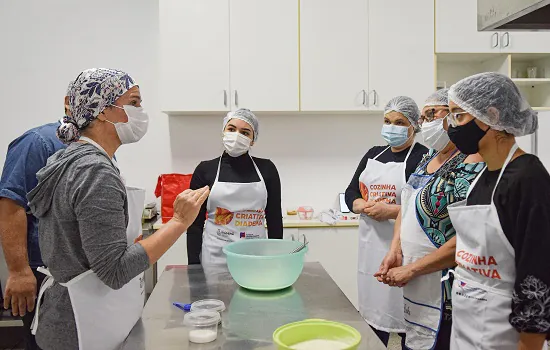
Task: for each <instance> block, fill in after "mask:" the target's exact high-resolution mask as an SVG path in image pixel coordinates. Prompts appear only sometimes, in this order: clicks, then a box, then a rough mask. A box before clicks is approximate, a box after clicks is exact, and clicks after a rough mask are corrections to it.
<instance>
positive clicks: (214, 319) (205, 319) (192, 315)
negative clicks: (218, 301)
mask: <svg viewBox="0 0 550 350" xmlns="http://www.w3.org/2000/svg"><path fill="white" fill-rule="evenodd" d="M220 319H221V317H220V313H219V312H217V311H213V310H199V311H191V312H189V313H187V314H185V316H183V324H184V325H186V326H192V327H209V326H215V325H217V324H218V323H219V322H220Z"/></svg>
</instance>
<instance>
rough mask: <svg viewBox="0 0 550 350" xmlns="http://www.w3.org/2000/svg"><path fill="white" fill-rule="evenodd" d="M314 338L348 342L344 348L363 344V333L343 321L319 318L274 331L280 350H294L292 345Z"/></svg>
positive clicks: (354, 347) (274, 339) (349, 349)
mask: <svg viewBox="0 0 550 350" xmlns="http://www.w3.org/2000/svg"><path fill="white" fill-rule="evenodd" d="M314 339H327V340H337V341H341V342H343V343H347V344H348V347H346V348H345V349H343V350H355V349H357V348H358V347H359V344H361V333H359V332H358V331H357V330H356V329H355V328H353V327H351V326H348V325H346V324H343V323H338V322H332V321H327V320H317V319H311V320H304V321H300V322H295V323H289V324H286V325H284V326H282V327H279V328H277V330H275V332H274V333H273V342H274V343H275V344H277V346H278V349H279V350H292V348H291V346H293V345H296V344H298V343H302V342H305V341H308V340H314Z"/></svg>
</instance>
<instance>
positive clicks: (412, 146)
mask: <svg viewBox="0 0 550 350" xmlns="http://www.w3.org/2000/svg"><path fill="white" fill-rule="evenodd" d="M415 145H416V142H413V144H412V145H411V148H409V152H407V156H406V157H405V160H404V161H403V163H405V167H406V166H407V160H409V156H410V155H411V153H412V150H413V148H414V146H415Z"/></svg>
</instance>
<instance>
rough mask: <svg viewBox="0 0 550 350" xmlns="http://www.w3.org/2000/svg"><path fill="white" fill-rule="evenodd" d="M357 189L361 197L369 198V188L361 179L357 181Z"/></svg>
mask: <svg viewBox="0 0 550 350" xmlns="http://www.w3.org/2000/svg"><path fill="white" fill-rule="evenodd" d="M359 191H360V192H361V197H363V199H364V200H366V201H368V200H369V189H368V188H367V186H366V185H365V184H364V183H362V182H361V181H359Z"/></svg>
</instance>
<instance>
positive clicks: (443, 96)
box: [424, 89, 449, 107]
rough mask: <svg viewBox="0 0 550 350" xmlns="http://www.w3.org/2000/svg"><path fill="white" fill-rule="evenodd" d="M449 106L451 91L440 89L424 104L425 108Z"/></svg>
mask: <svg viewBox="0 0 550 350" xmlns="http://www.w3.org/2000/svg"><path fill="white" fill-rule="evenodd" d="M448 104H449V89H440V90H437V91H436V92H434V93H433V94H431V95H430V96H429V97H428V98H427V99H426V102H425V103H424V107H431V106H447V105H448Z"/></svg>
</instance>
